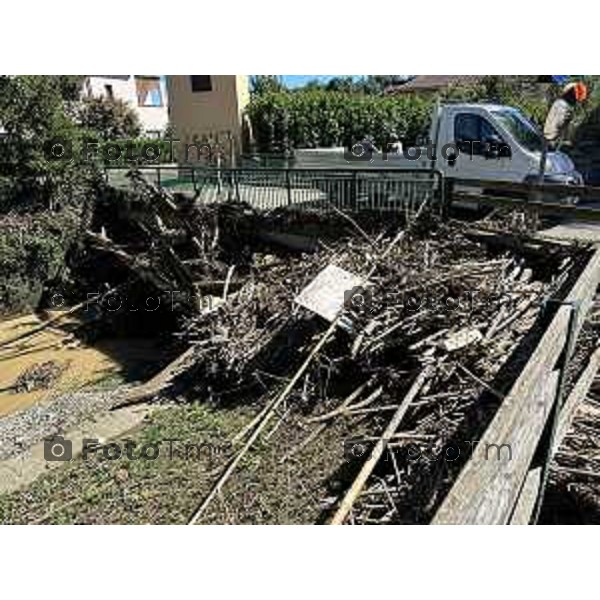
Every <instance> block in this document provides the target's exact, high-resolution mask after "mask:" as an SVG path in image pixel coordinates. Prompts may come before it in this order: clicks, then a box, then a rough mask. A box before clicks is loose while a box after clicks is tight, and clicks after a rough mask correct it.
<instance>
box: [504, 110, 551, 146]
mask: <svg viewBox="0 0 600 600" xmlns="http://www.w3.org/2000/svg"><path fill="white" fill-rule="evenodd" d="M492 113H493V115H494V117H496V119H498V122H499V123H500V124H501V125H502V126H503V127H504V128H505V129H506V130H507V131H508V132H509V133H510V134H511V135H512V136H513V137H514V138H515V140H517V142H518V143H519V144H520V145H521V146H523V147H524V148H526V149H527V150H530V151H532V152H541V150H542V147H543V142H542V135H541V133H540V132H539V130H538V129H537V127H536V126H535V125H534V124H533V123H532V122H531V121H529V119H527V118H526V117H525V116H524V115H523V114H522V113H521V112H519V111H518V110H516V109H514V108H502V109H500V110H494V111H492Z"/></svg>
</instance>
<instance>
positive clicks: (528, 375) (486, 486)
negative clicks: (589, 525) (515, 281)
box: [433, 250, 600, 524]
mask: <svg viewBox="0 0 600 600" xmlns="http://www.w3.org/2000/svg"><path fill="white" fill-rule="evenodd" d="M599 280H600V251H598V250H596V252H595V253H594V254H593V255H592V257H591V258H590V260H589V261H588V264H587V265H586V268H585V269H584V271H583V273H582V274H581V275H580V277H579V278H578V280H577V281H576V283H575V285H574V286H573V288H572V289H571V292H570V293H569V294H568V296H567V298H566V301H567V302H577V303H578V304H579V308H580V310H579V316H578V318H577V321H576V322H575V324H574V327H575V334H577V332H578V331H579V329H580V327H581V324H582V323H583V320H584V318H585V314H586V313H587V310H588V309H589V306H590V304H591V302H592V299H593V295H594V293H595V290H596V287H597V286H598V282H599ZM572 310H573V309H572V308H571V307H570V306H562V307H561V308H559V310H558V311H557V313H556V314H555V316H554V318H553V319H552V321H551V322H550V325H549V326H548V328H547V329H546V331H545V332H544V335H543V336H542V339H541V341H540V343H539V344H538V346H537V347H536V349H535V350H534V351H533V353H532V355H531V357H530V359H529V361H528V362H527V364H526V365H525V367H524V368H523V371H522V372H521V374H520V375H519V377H518V378H517V381H516V382H515V384H514V385H513V387H512V389H511V390H510V392H509V393H508V395H507V396H506V398H505V399H504V402H503V403H502V405H501V406H500V408H499V409H498V412H497V413H496V415H495V417H494V419H493V420H492V422H491V424H490V425H489V427H488V429H487V430H486V431H485V433H484V435H483V437H482V439H481V441H480V442H479V444H478V445H477V447H476V449H475V452H474V454H473V456H472V457H471V460H470V461H469V462H468V463H467V464H466V465H465V467H464V469H463V470H462V472H461V473H460V475H459V477H458V479H457V481H456V483H455V484H454V486H453V487H452V489H451V490H450V493H449V494H448V496H447V497H446V498H445V500H444V502H443V503H442V505H441V507H440V509H439V510H438V512H437V514H436V515H435V517H434V519H433V523H435V524H442V523H465V524H467V523H473V524H475V523H480V524H485V523H487V524H503V523H507V522H508V520H509V518H510V515H511V513H512V511H513V508H514V506H515V504H516V501H517V497H518V494H519V492H520V490H521V487H522V484H523V481H524V479H525V476H526V474H527V470H528V468H529V465H530V463H531V459H532V457H533V454H534V452H535V449H536V447H537V444H538V442H539V438H540V436H541V434H542V431H543V429H544V425H545V423H546V420H547V418H548V415H549V413H550V409H551V407H552V403H551V402H549V401H548V399H547V398H545V397H544V394H543V393H540V389H543V388H541V384H542V383H543V382H544V381H546V379H547V378H548V377H549V375H550V374H551V372H552V370H553V368H554V365H555V363H556V361H557V359H558V357H559V356H560V354H561V352H562V350H563V348H564V345H565V341H566V335H567V330H568V327H569V321H570V317H571V311H572ZM492 448H493V449H495V450H496V451H497V452H496V453H497V460H493V459H492V460H490V459H489V456H488V455H489V450H490V449H492ZM507 449H509V450H510V452H507V451H504V452H502V450H507Z"/></svg>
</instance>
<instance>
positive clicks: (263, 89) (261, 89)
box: [250, 75, 285, 96]
mask: <svg viewBox="0 0 600 600" xmlns="http://www.w3.org/2000/svg"><path fill="white" fill-rule="evenodd" d="M284 89H285V86H284V85H283V83H282V82H281V79H280V78H279V77H278V76H277V75H253V76H252V77H251V78H250V91H251V93H252V94H253V95H257V96H260V95H262V94H268V93H273V92H281V91H283V90H284Z"/></svg>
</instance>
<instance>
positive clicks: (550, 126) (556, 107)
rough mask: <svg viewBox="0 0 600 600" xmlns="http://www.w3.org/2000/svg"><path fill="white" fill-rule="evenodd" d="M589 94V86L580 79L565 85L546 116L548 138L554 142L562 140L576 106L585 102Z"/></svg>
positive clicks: (546, 134) (545, 126) (546, 135)
mask: <svg viewBox="0 0 600 600" xmlns="http://www.w3.org/2000/svg"><path fill="white" fill-rule="evenodd" d="M587 96H588V90H587V86H586V85H585V83H581V82H580V81H578V82H576V83H569V84H567V85H566V86H565V87H564V89H563V91H562V94H561V95H560V97H559V98H557V99H556V100H555V101H554V103H553V104H552V106H551V107H550V111H549V112H548V116H547V117H546V122H545V124H544V137H545V138H546V140H548V141H549V142H550V143H552V144H554V143H557V142H560V140H561V138H563V137H564V135H565V134H566V132H567V129H568V127H569V123H570V122H571V120H572V119H573V113H574V109H575V106H576V105H577V104H578V103H581V102H584V101H585V100H586V98H587Z"/></svg>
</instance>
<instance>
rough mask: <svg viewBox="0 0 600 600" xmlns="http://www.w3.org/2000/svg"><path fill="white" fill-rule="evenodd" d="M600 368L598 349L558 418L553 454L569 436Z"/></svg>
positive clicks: (599, 349)
mask: <svg viewBox="0 0 600 600" xmlns="http://www.w3.org/2000/svg"><path fill="white" fill-rule="evenodd" d="M599 366H600V348H597V349H596V350H595V352H594V353H593V354H592V356H591V357H590V360H589V361H588V364H587V366H586V368H585V370H584V371H583V373H582V374H581V376H580V377H579V379H578V380H577V383H576V384H575V386H574V387H573V389H572V390H571V393H570V394H569V396H568V398H567V399H566V401H565V403H564V404H563V406H562V408H561V410H560V415H559V418H558V425H557V428H556V433H555V434H554V443H553V445H552V453H555V452H556V451H557V450H558V448H559V447H560V445H561V444H562V442H563V439H564V438H565V435H567V431H568V430H569V428H570V427H571V423H572V421H573V417H574V416H575V413H576V412H577V409H578V408H579V407H580V406H581V403H582V402H583V400H584V399H585V397H586V396H587V394H588V392H589V391H590V387H591V386H592V383H593V381H594V379H595V378H596V374H597V373H598V367H599Z"/></svg>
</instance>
